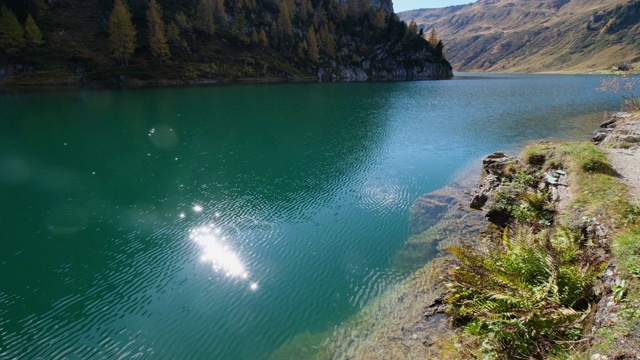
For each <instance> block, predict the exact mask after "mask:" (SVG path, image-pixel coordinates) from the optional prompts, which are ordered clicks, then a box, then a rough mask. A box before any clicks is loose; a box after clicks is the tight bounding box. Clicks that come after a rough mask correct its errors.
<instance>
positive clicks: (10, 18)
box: [0, 5, 25, 55]
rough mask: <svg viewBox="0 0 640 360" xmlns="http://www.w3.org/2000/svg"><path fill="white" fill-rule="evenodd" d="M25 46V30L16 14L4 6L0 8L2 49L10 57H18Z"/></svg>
mask: <svg viewBox="0 0 640 360" xmlns="http://www.w3.org/2000/svg"><path fill="white" fill-rule="evenodd" d="M24 46H25V38H24V29H23V28H22V25H20V22H19V21H18V18H17V17H16V14H15V13H14V12H13V11H11V10H10V9H9V8H7V7H6V6H5V5H2V8H0V48H1V49H2V50H4V51H5V52H6V53H7V54H9V55H16V54H18V53H19V52H20V50H21V49H22V48H23V47H24Z"/></svg>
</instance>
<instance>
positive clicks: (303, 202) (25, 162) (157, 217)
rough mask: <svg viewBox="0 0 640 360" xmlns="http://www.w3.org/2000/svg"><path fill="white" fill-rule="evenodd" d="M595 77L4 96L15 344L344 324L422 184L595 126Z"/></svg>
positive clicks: (250, 353) (7, 282)
mask: <svg viewBox="0 0 640 360" xmlns="http://www.w3.org/2000/svg"><path fill="white" fill-rule="evenodd" d="M600 80H601V77H599V76H560V75H555V76H552V75H537V76H532V75H519V76H512V75H499V76H490V77H473V76H467V77H459V78H456V79H455V80H452V81H439V82H405V83H348V84H286V85H245V86H228V87H215V88H190V89H156V90H139V91H119V92H112V91H103V92H65V93H37V94H5V95H2V97H0V199H1V203H0V204H1V205H0V225H1V226H2V229H3V233H4V234H3V236H2V240H1V241H2V242H1V244H2V245H1V248H0V273H2V277H0V358H47V359H58V358H61V359H62V358H67V359H88V358H119V357H121V356H122V357H124V358H135V357H137V356H141V357H142V358H176V359H262V358H266V357H268V356H269V354H270V353H271V352H272V351H273V350H274V349H276V348H277V347H279V346H280V345H282V344H283V343H285V342H286V341H287V340H289V339H291V338H292V337H293V336H295V335H296V334H298V333H301V332H304V331H307V330H308V331H312V332H319V331H323V330H326V329H328V328H331V327H333V326H334V325H337V324H340V323H341V322H342V321H344V320H346V319H347V318H348V317H349V316H351V315H353V314H354V313H356V312H357V311H358V309H360V308H361V307H362V306H364V305H365V304H366V303H367V302H368V301H370V300H371V299H372V298H374V297H375V296H377V295H379V294H380V293H381V292H383V291H384V289H385V288H387V287H388V286H389V285H390V284H393V283H394V282H397V281H398V280H399V279H401V278H403V277H404V276H406V274H403V273H396V272H393V271H391V270H389V269H390V262H391V260H392V259H393V257H394V254H395V252H396V251H397V250H398V249H400V248H401V247H402V244H403V242H404V241H405V240H406V238H407V237H408V230H409V229H408V224H407V220H408V210H409V207H410V206H411V204H412V202H413V200H414V199H416V198H417V197H418V196H420V195H421V194H423V193H426V192H430V191H433V190H435V189H437V188H439V187H442V186H444V185H446V184H447V183H448V182H450V181H451V180H453V179H454V178H455V177H456V175H457V174H459V173H460V172H461V171H462V169H463V168H464V167H465V166H467V165H469V164H470V163H472V162H474V161H477V160H478V159H479V158H480V157H481V156H483V155H485V154H487V153H490V152H493V151H497V150H507V151H515V150H517V149H518V148H520V147H522V146H523V145H524V144H525V143H526V142H527V141H533V140H538V139H541V138H550V137H553V138H566V139H587V138H588V137H589V134H590V132H591V131H592V130H593V129H595V127H596V126H597V124H598V123H599V122H600V121H601V120H602V114H601V112H602V111H605V110H612V109H616V108H617V107H618V100H617V99H616V98H615V97H613V96H610V95H606V94H603V93H599V92H596V91H595V90H593V89H594V88H596V87H597V86H598V85H599V82H600Z"/></svg>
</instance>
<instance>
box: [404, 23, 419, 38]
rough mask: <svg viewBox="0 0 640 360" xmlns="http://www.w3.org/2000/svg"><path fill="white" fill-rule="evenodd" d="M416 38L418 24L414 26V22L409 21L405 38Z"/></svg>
mask: <svg viewBox="0 0 640 360" xmlns="http://www.w3.org/2000/svg"><path fill="white" fill-rule="evenodd" d="M416 36H418V24H416V22H415V21H414V20H413V19H411V21H410V22H409V26H407V33H406V37H408V38H410V39H411V38H414V37H416Z"/></svg>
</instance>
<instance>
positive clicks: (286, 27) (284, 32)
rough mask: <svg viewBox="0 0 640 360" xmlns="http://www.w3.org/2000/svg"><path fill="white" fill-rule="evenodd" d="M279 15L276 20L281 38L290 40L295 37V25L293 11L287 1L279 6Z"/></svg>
mask: <svg viewBox="0 0 640 360" xmlns="http://www.w3.org/2000/svg"><path fill="white" fill-rule="evenodd" d="M279 10H280V12H279V14H278V19H277V20H276V22H277V24H278V30H279V33H280V37H281V38H283V39H284V38H288V37H291V36H292V35H293V24H292V23H291V20H292V16H291V10H290V9H289V6H288V5H287V2H286V1H283V2H281V3H280V5H279Z"/></svg>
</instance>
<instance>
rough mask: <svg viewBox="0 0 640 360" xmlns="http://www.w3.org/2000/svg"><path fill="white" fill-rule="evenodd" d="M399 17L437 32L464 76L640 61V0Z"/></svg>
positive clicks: (492, 3) (544, 2) (500, 5)
mask: <svg viewBox="0 0 640 360" xmlns="http://www.w3.org/2000/svg"><path fill="white" fill-rule="evenodd" d="M398 15H399V16H400V18H401V19H403V20H405V21H410V20H412V19H413V20H414V21H415V22H416V23H417V24H418V25H419V26H420V27H422V28H424V29H425V30H427V31H429V30H430V29H431V28H435V29H436V32H437V33H438V37H439V38H440V39H442V40H443V42H444V44H445V49H446V52H447V56H448V59H449V61H450V62H451V64H452V65H453V67H454V69H456V70H457V71H489V72H505V71H516V72H541V71H572V70H573V71H576V70H589V69H598V68H608V67H611V66H617V65H619V64H622V63H629V62H636V61H640V0H630V1H629V0H479V1H477V2H475V3H473V4H468V5H463V6H453V7H447V8H443V9H419V10H411V11H406V12H402V13H399V14H398Z"/></svg>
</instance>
